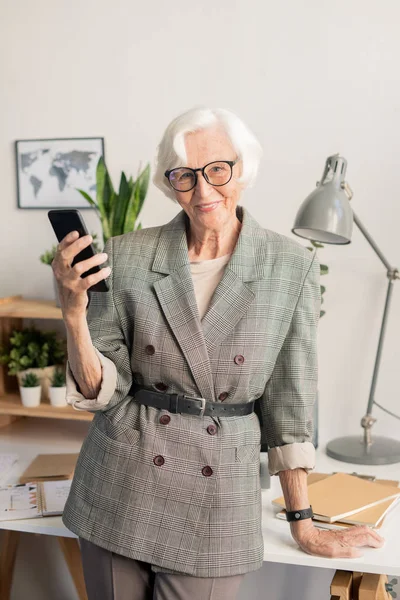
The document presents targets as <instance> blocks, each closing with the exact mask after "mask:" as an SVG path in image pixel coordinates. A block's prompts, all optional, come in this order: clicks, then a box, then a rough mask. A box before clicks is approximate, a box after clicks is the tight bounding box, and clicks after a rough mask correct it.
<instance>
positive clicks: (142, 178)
mask: <svg viewBox="0 0 400 600" xmlns="http://www.w3.org/2000/svg"><path fill="white" fill-rule="evenodd" d="M149 180H150V164H149V163H147V165H146V168H145V169H144V170H143V171H142V172H141V174H140V175H139V177H138V179H137V183H138V185H139V206H138V212H137V215H139V213H140V211H141V210H142V206H143V202H144V200H145V198H146V194H147V190H148V188H149ZM137 215H136V216H137Z"/></svg>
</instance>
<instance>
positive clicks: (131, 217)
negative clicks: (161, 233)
mask: <svg viewBox="0 0 400 600" xmlns="http://www.w3.org/2000/svg"><path fill="white" fill-rule="evenodd" d="M138 180H139V179H137V180H136V181H135V182H134V184H133V188H132V192H131V197H130V198H129V204H128V208H127V211H126V215H125V223H124V231H125V232H126V231H133V230H134V228H135V222H136V219H137V216H138V214H139V211H138V207H139V202H140V195H139V194H140V192H139V185H138Z"/></svg>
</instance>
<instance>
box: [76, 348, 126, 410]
mask: <svg viewBox="0 0 400 600" xmlns="http://www.w3.org/2000/svg"><path fill="white" fill-rule="evenodd" d="M93 347H94V349H95V352H96V354H97V356H98V357H99V360H100V364H101V387H100V391H99V395H98V396H97V398H85V396H84V395H83V394H81V392H80V391H78V388H79V386H78V384H77V382H76V379H75V377H74V374H73V373H72V370H71V367H70V364H69V361H68V360H67V368H66V373H65V378H66V388H67V389H66V400H67V404H70V405H71V406H73V407H74V408H75V410H90V411H92V410H94V411H95V410H99V409H100V408H103V407H104V406H107V404H108V403H109V402H110V400H111V398H112V396H113V394H114V392H115V388H116V386H117V369H116V366H115V364H114V363H113V361H112V360H110V359H109V358H107V357H106V356H104V354H102V353H101V352H99V350H97V348H96V347H95V346H93Z"/></svg>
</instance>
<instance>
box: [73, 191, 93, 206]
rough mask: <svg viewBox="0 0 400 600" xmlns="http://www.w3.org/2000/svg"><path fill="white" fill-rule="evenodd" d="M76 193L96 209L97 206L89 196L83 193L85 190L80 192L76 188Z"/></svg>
mask: <svg viewBox="0 0 400 600" xmlns="http://www.w3.org/2000/svg"><path fill="white" fill-rule="evenodd" d="M76 189H77V191H78V192H79V193H80V194H82V196H83V197H84V198H85V200H87V201H88V202H89V204H90V205H91V206H93V207H95V208H97V204H96V202H95V201H94V200H93V199H92V198H91V197H90V196H89V194H87V193H86V192H85V190H80V189H79V188H76Z"/></svg>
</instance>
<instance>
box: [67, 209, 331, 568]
mask: <svg viewBox="0 0 400 600" xmlns="http://www.w3.org/2000/svg"><path fill="white" fill-rule="evenodd" d="M237 216H238V218H239V219H240V220H241V222H242V228H241V230H240V233H239V237H238V240H237V243H236V246H235V248H234V251H233V253H232V255H231V257H230V259H229V262H228V263H227V265H226V267H225V270H224V273H223V276H222V279H221V281H220V282H219V284H218V286H217V287H216V289H215V292H214V295H213V296H212V299H211V302H210V305H209V308H208V310H207V312H206V314H205V315H204V317H203V319H202V320H200V317H199V313H198V308H197V302H196V296H195V292H194V286H193V280H192V276H191V271H190V261H189V257H188V247H187V237H186V230H187V227H188V226H189V225H188V223H189V222H188V217H187V216H186V213H185V212H184V211H183V210H182V211H181V212H179V213H178V214H177V215H176V216H175V217H174V218H173V219H172V220H171V221H170V222H169V223H166V224H164V225H161V226H157V227H149V228H145V229H141V230H138V231H133V232H130V233H125V234H123V235H119V236H116V237H112V238H110V239H109V240H108V241H107V243H106V245H105V248H104V250H105V252H107V254H108V263H109V265H110V266H111V268H112V271H111V274H110V276H109V278H108V282H109V284H110V291H109V292H108V293H100V292H93V293H91V294H90V303H89V307H88V310H87V322H88V326H89V330H90V335H91V338H92V342H93V346H94V348H95V351H96V354H97V356H98V357H99V360H100V363H101V367H102V385H101V389H100V392H99V395H98V397H97V398H94V399H86V398H85V397H84V396H83V395H82V394H81V393H80V390H79V387H78V385H77V382H76V381H75V379H74V376H73V373H72V370H71V367H70V364H69V362H67V369H66V375H67V401H68V403H70V404H72V405H73V406H74V407H75V408H76V409H77V410H89V411H92V412H94V413H95V414H94V418H93V421H92V422H91V423H90V427H89V431H88V434H87V436H86V438H85V440H84V442H83V445H82V448H81V451H80V454H79V458H78V461H77V465H76V469H75V473H74V477H73V481H72V485H71V490H70V493H69V497H68V499H67V502H66V506H65V510H64V513H63V517H62V518H63V522H64V524H65V525H66V527H67V528H68V529H70V530H71V531H73V532H74V533H76V534H77V535H79V536H81V537H83V538H85V539H87V540H89V541H91V542H93V543H95V544H98V545H99V546H102V547H104V548H107V549H109V550H111V551H113V552H116V553H119V554H122V555H125V556H128V557H131V558H133V559H138V560H142V561H146V562H148V563H151V564H152V569H153V570H154V571H167V572H168V571H178V572H181V573H186V574H190V575H193V576H198V577H219V576H227V575H235V574H240V573H246V572H248V571H252V570H256V569H258V568H260V567H261V565H262V562H263V538H262V533H261V491H260V480H259V460H260V444H261V443H266V444H268V459H269V460H268V465H269V471H270V473H271V475H274V474H277V473H278V472H279V471H281V470H284V469H292V468H297V467H303V468H304V469H306V470H307V472H308V471H309V470H311V469H313V468H314V466H315V465H314V458H315V449H314V446H313V444H312V441H311V440H312V433H313V422H312V407H313V403H314V400H315V395H316V391H317V325H318V320H319V314H320V304H321V295H320V284H319V274H320V268H319V262H318V259H317V257H316V254H315V253H312V252H310V251H309V250H308V249H307V248H305V247H304V246H302V245H301V244H300V243H298V242H297V241H294V240H292V239H290V238H289V237H286V236H284V235H282V234H279V233H276V232H274V231H271V230H268V229H265V228H263V227H262V226H261V225H259V224H258V222H257V221H256V220H255V219H254V218H253V217H252V216H251V214H250V213H249V211H248V210H247V209H246V208H245V207H243V206H240V205H239V206H237ZM238 357H240V358H239V359H238ZM132 382H137V383H139V384H142V385H144V386H146V387H147V388H148V389H152V390H159V391H160V390H165V391H167V392H172V393H181V394H182V393H183V394H186V395H187V396H189V397H203V398H205V399H206V400H209V401H213V402H224V403H230V402H232V403H237V402H250V401H252V400H255V399H259V400H258V402H259V407H260V418H259V417H258V416H257V414H256V413H254V412H252V413H250V414H249V415H246V416H237V417H211V416H206V417H204V416H203V417H199V416H193V415H187V414H170V413H168V411H167V410H158V409H156V408H154V407H149V406H145V405H140V404H138V403H136V402H135V400H134V397H133V396H131V395H129V390H130V387H131V384H132ZM165 414H168V416H169V417H170V419H168V418H166V419H165V418H164V419H161V420H160V418H161V417H162V416H163V415H165ZM209 425H214V427H211V428H210V427H209ZM204 467H207V468H206V469H205V468H204Z"/></svg>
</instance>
